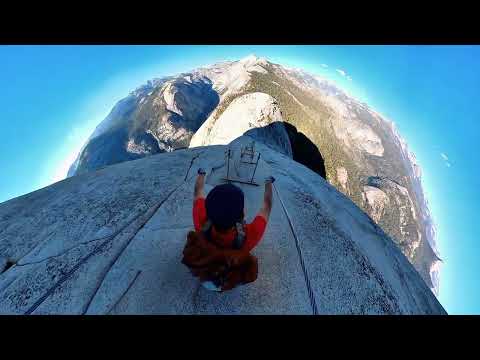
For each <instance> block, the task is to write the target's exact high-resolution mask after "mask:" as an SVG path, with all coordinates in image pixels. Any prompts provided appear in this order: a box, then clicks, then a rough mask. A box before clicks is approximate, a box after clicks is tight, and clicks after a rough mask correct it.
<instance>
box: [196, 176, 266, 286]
mask: <svg viewBox="0 0 480 360" xmlns="http://www.w3.org/2000/svg"><path fill="white" fill-rule="evenodd" d="M205 175H206V174H205V171H204V170H203V169H199V170H198V176H197V180H196V182H195V190H194V198H193V223H194V227H195V231H196V232H197V233H202V234H205V235H206V237H207V238H208V241H210V242H211V243H213V244H214V245H215V246H216V247H218V248H220V249H238V250H241V251H243V252H247V253H249V252H250V251H251V250H252V249H253V248H254V247H255V246H257V245H258V243H259V242H260V241H261V239H262V237H263V234H264V232H265V229H266V227H267V223H268V219H269V217H270V212H271V208H272V183H273V181H275V179H274V178H273V177H269V178H268V179H267V180H266V182H265V193H264V201H263V206H262V208H261V209H260V211H259V212H258V213H257V215H256V216H255V218H254V220H253V221H252V222H251V223H250V224H246V223H245V221H244V218H245V210H244V209H245V207H244V194H243V192H242V190H241V189H240V188H238V187H236V186H235V185H232V184H223V185H217V186H216V187H214V188H213V189H212V190H211V191H210V192H209V194H208V196H207V197H205V195H204V191H203V188H204V184H205ZM203 285H204V286H205V287H206V288H208V289H209V290H217V291H219V290H220V289H219V288H218V284H217V285H215V284H214V283H213V282H212V281H207V282H204V283H203Z"/></svg>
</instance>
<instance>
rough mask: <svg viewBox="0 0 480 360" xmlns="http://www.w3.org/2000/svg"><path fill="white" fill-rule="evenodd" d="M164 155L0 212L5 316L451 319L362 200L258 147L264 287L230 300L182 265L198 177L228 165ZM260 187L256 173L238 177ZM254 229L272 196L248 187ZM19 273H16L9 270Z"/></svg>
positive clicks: (212, 154)
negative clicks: (268, 182)
mask: <svg viewBox="0 0 480 360" xmlns="http://www.w3.org/2000/svg"><path fill="white" fill-rule="evenodd" d="M251 141H252V138H251V137H248V136H242V137H240V138H238V139H236V140H234V141H233V142H232V143H231V144H230V145H211V146H205V147H197V148H193V149H185V150H178V151H174V152H170V153H164V154H157V155H154V156H149V157H146V158H143V159H139V160H135V161H129V162H123V163H121V164H116V165H112V166H109V167H106V168H104V169H101V170H98V171H92V172H88V173H85V174H80V175H78V176H74V177H70V178H67V179H65V180H63V181H60V182H58V183H56V184H53V185H51V186H48V187H46V188H43V189H40V190H38V191H35V192H32V193H30V194H27V195H24V196H21V197H18V198H15V199H12V200H9V201H7V202H4V203H2V204H0V260H1V262H0V265H2V270H1V274H0V313H2V314H445V311H444V310H443V308H442V306H441V305H440V304H439V302H438V301H437V299H436V298H435V296H434V294H433V293H432V292H431V291H430V289H429V288H428V286H427V285H426V284H425V282H424V281H423V280H422V278H421V277H420V275H419V274H418V273H417V272H416V271H415V269H414V268H413V266H412V265H411V264H410V263H409V261H408V260H407V258H406V257H405V256H404V255H403V254H402V252H401V251H400V250H399V249H398V247H397V246H396V245H395V244H394V242H393V241H392V240H391V239H390V238H389V237H388V236H387V235H386V234H385V233H384V232H383V231H382V230H381V229H380V227H379V226H377V225H376V224H375V223H374V222H373V221H372V219H371V218H370V217H369V216H368V215H366V214H365V213H364V212H363V211H362V210H360V209H359V208H358V207H357V206H356V205H355V204H354V203H353V202H352V201H351V200H350V199H348V198H347V197H346V196H344V195H343V194H342V193H340V192H339V191H337V190H336V189H335V187H333V186H332V185H330V184H329V183H328V182H326V181H325V180H324V179H323V178H322V177H320V176H319V175H318V174H316V173H315V172H313V171H311V170H310V169H308V168H306V167H305V166H303V165H301V164H299V163H297V162H295V161H293V160H292V159H291V158H290V157H289V156H287V155H285V154H283V153H281V152H278V151H275V150H273V149H272V148H271V147H270V146H267V145H263V144H262V143H260V142H257V143H256V145H255V149H256V151H257V152H260V153H261V158H260V161H259V165H258V169H257V170H256V172H255V179H254V180H255V181H257V182H262V180H263V179H264V178H265V176H268V175H273V176H274V177H275V178H276V179H277V181H276V182H275V184H274V185H275V189H274V204H273V209H272V213H271V217H270V221H269V223H268V226H267V230H266V233H265V235H264V238H263V240H262V241H261V243H260V244H259V245H258V246H257V247H256V248H255V249H254V254H255V255H256V256H257V257H258V259H259V276H258V279H257V281H255V282H254V283H251V284H248V285H245V286H242V287H239V288H236V289H234V290H232V291H229V292H226V293H222V294H218V293H214V292H210V291H208V290H206V289H204V288H203V287H201V286H200V285H199V283H198V281H197V280H196V279H194V278H193V277H192V276H191V275H190V273H189V271H188V269H187V268H186V267H185V266H184V265H183V264H181V262H180V260H181V252H182V249H183V246H184V244H185V240H186V234H187V232H188V231H189V230H190V229H191V228H192V227H193V224H192V217H191V211H192V202H193V185H194V181H195V177H196V170H197V168H198V167H202V168H205V169H207V170H208V176H207V181H206V184H207V185H206V191H209V190H210V189H211V188H212V187H213V186H215V185H216V184H219V183H222V182H223V180H222V178H223V177H224V176H225V169H226V166H227V163H226V159H225V151H226V150H227V148H230V149H231V152H232V153H233V154H234V156H233V158H232V164H236V163H238V162H236V160H235V159H236V158H235V157H238V156H239V153H240V147H241V146H245V145H246V144H250V143H251ZM237 171H238V172H239V175H240V176H243V177H248V176H250V174H251V171H252V168H251V166H250V167H248V165H244V166H243V167H241V168H239V169H237ZM238 186H240V187H241V188H242V189H243V191H244V193H245V197H246V214H247V215H246V217H247V219H246V220H247V221H251V220H252V219H253V217H254V216H255V214H256V212H257V211H258V210H259V208H260V204H261V201H262V196H263V186H252V185H246V184H238ZM7 265H8V266H7Z"/></svg>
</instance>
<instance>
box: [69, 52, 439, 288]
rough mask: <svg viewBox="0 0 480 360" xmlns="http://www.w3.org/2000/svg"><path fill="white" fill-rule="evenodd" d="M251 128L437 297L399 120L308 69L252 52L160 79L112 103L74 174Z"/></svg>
mask: <svg viewBox="0 0 480 360" xmlns="http://www.w3.org/2000/svg"><path fill="white" fill-rule="evenodd" d="M266 128H268V131H266V130H265V129H266ZM243 134H246V135H249V136H251V137H252V138H254V139H257V140H258V141H260V142H262V143H264V144H266V145H268V146H269V147H271V148H272V149H275V150H277V151H279V152H281V153H283V154H284V155H285V156H288V157H292V158H293V159H294V160H296V161H297V162H300V163H301V164H304V165H305V166H307V167H309V168H310V169H312V170H314V171H315V172H317V173H318V174H320V175H321V176H323V177H325V178H326V179H327V180H328V181H329V182H330V183H331V184H332V185H334V186H335V187H336V188H337V189H338V190H340V191H341V192H343V193H344V194H345V195H346V196H348V197H350V198H351V199H352V200H353V201H354V202H355V204H356V205H357V206H359V207H360V208H361V209H363V210H364V211H365V212H367V213H368V214H369V215H370V217H371V218H372V219H373V221H375V222H376V223H377V224H378V225H380V226H381V227H382V228H383V229H384V231H385V232H386V233H387V234H388V235H389V236H391V237H392V238H393V239H394V240H395V242H396V243H397V245H398V246H399V248H400V249H401V250H402V252H403V253H404V254H405V255H406V256H407V258H408V259H409V260H410V261H411V263H412V264H413V265H414V267H415V268H416V269H417V271H418V272H419V273H420V275H421V276H422V278H423V279H424V280H425V282H426V283H427V285H428V286H429V287H430V288H431V289H432V290H433V291H434V292H435V293H436V294H437V295H438V285H439V284H438V279H439V274H438V268H439V266H438V265H439V263H440V259H439V256H438V253H437V251H436V246H435V227H434V225H433V221H432V218H431V214H430V211H429V208H428V202H427V200H426V198H425V196H424V193H423V190H422V184H421V171H420V168H419V166H418V164H417V163H416V160H415V156H414V155H413V154H412V153H411V152H410V151H409V150H408V147H407V144H406V142H405V141H404V140H403V139H402V138H401V136H400V135H399V133H398V131H397V130H396V128H395V126H394V124H393V123H392V122H391V121H388V120H386V119H384V118H383V117H382V116H381V115H380V114H378V113H377V112H375V111H374V110H372V109H371V108H369V107H368V105H366V104H365V103H362V102H359V101H357V100H356V99H354V98H353V97H351V96H349V95H348V94H346V93H345V92H344V91H343V90H341V89H339V88H338V87H337V86H335V85H334V84H333V83H331V82H329V81H327V80H325V79H322V78H320V77H318V76H314V75H312V74H309V73H307V72H305V71H303V70H301V69H291V68H287V67H284V66H281V65H279V64H274V63H272V62H269V61H267V60H266V59H264V58H258V57H256V56H253V55H252V56H249V57H247V58H244V59H242V60H239V61H232V62H223V63H219V64H214V65H212V66H208V67H204V68H199V69H196V70H194V71H191V72H189V73H183V74H179V75H176V76H171V77H167V78H163V79H155V80H153V81H151V82H149V83H148V84H146V85H145V86H142V87H140V88H139V89H137V90H135V91H134V92H132V93H131V94H130V95H129V96H128V97H127V98H125V99H123V100H121V101H120V102H119V103H118V104H117V105H116V106H115V107H114V108H113V109H112V112H111V113H110V114H109V115H108V117H107V118H106V119H105V120H104V121H103V122H102V123H101V124H100V125H99V126H98V127H97V129H96V130H95V132H94V133H93V134H92V136H91V137H90V139H89V141H88V142H87V144H86V145H85V146H84V148H83V149H82V151H81V153H80V155H79V157H78V159H77V160H76V161H75V163H74V164H72V167H71V168H70V171H69V176H72V175H75V174H81V173H84V172H88V171H92V170H96V169H100V168H102V167H104V166H107V165H111V164H115V163H119V162H123V161H128V160H134V159H138V158H141V157H145V156H148V155H151V154H155V153H161V152H170V151H173V150H175V149H178V148H184V147H187V146H190V147H196V146H205V145H213V144H228V143H229V142H230V141H232V140H233V139H235V138H236V137H238V136H241V135H243Z"/></svg>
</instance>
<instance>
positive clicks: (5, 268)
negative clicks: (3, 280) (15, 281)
mask: <svg viewBox="0 0 480 360" xmlns="http://www.w3.org/2000/svg"><path fill="white" fill-rule="evenodd" d="M13 265H15V262H14V261H12V260H7V261H6V262H5V265H4V266H3V269H2V270H0V274H3V273H4V272H6V271H7V270H8V269H10V268H11V267H12V266H13Z"/></svg>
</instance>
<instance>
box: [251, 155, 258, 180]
mask: <svg viewBox="0 0 480 360" xmlns="http://www.w3.org/2000/svg"><path fill="white" fill-rule="evenodd" d="M258 160H260V153H258V158H257V163H256V164H255V169H253V175H252V180H250V182H253V178H254V177H255V171H257V166H258Z"/></svg>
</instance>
